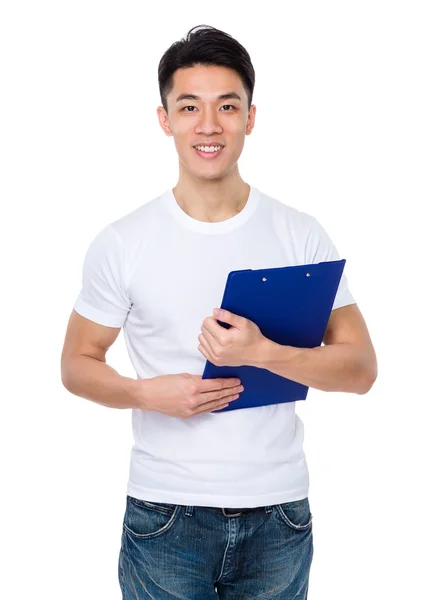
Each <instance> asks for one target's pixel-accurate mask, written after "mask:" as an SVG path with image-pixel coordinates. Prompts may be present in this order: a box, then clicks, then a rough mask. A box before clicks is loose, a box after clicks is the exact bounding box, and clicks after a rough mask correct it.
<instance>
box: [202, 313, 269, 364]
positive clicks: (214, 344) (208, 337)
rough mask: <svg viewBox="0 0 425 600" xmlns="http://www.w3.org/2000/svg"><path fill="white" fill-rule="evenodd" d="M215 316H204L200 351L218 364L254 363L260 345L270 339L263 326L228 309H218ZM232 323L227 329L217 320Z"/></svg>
mask: <svg viewBox="0 0 425 600" xmlns="http://www.w3.org/2000/svg"><path fill="white" fill-rule="evenodd" d="M213 312H214V316H213V317H207V318H206V319H204V321H203V323H202V325H201V331H202V333H201V334H200V335H199V336H198V340H199V341H200V344H199V346H198V350H199V351H200V353H201V354H203V356H205V358H206V359H207V360H209V361H210V362H211V363H213V364H214V365H216V366H220V367H223V366H228V367H239V366H241V365H251V366H254V365H255V363H256V361H257V356H258V352H259V347H260V345H261V343H262V342H263V341H264V340H265V339H266V338H265V337H264V336H263V334H262V333H261V331H260V328H259V327H258V326H257V325H256V324H255V323H254V322H253V321H250V320H249V319H246V318H245V317H241V316H240V315H235V314H234V313H231V312H230V311H228V310H223V309H214V311H213ZM217 319H218V320H220V321H222V322H223V323H229V325H231V327H230V329H226V328H225V327H222V326H221V325H219V324H218V323H217Z"/></svg>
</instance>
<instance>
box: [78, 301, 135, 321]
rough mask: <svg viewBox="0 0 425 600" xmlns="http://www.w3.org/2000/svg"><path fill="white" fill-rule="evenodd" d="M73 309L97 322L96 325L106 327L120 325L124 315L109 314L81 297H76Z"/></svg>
mask: <svg viewBox="0 0 425 600" xmlns="http://www.w3.org/2000/svg"><path fill="white" fill-rule="evenodd" d="M73 308H74V310H75V312H77V313H78V314H79V315H81V316H82V317H85V318H86V319H89V320H90V321H94V322H95V323H98V325H105V326H106V327H122V325H123V323H124V321H125V317H124V318H123V317H118V316H113V315H109V314H107V313H105V312H103V311H101V310H99V309H98V308H94V307H93V306H90V305H89V304H87V302H84V300H82V298H81V297H78V298H77V300H76V302H75V304H74V307H73Z"/></svg>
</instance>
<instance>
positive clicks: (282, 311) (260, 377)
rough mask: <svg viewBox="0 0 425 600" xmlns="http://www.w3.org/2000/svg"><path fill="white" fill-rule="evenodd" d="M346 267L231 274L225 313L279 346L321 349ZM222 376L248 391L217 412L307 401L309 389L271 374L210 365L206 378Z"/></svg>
mask: <svg viewBox="0 0 425 600" xmlns="http://www.w3.org/2000/svg"><path fill="white" fill-rule="evenodd" d="M345 262H346V261H345V259H341V260H334V261H327V262H320V263H315V264H308V265H296V266H290V267H278V268H271V269H244V270H239V271H231V272H230V273H229V274H228V276H227V282H226V286H225V290H224V294H223V301H222V303H221V308H224V309H226V310H229V311H230V312H232V313H234V314H236V315H240V316H242V317H245V318H247V319H250V320H251V321H253V322H254V323H256V325H257V326H258V327H259V328H260V330H261V332H262V334H263V335H264V336H265V337H267V338H269V339H271V340H273V341H274V342H277V343H278V344H282V345H285V346H294V347H297V348H315V347H316V346H320V345H321V344H322V341H323V336H324V335H325V331H326V327H327V324H328V321H329V317H330V314H331V311H332V306H333V303H334V300H335V296H336V293H337V291H338V286H339V283H340V280H341V277H342V272H343V270H344V266H345ZM218 323H219V324H220V325H221V326H223V327H225V328H226V329H228V328H229V327H230V325H229V324H228V323H223V322H222V321H218ZM217 377H238V378H239V379H240V380H241V383H242V385H243V386H244V390H243V392H241V393H240V396H239V398H237V399H236V400H232V401H231V402H230V404H229V406H227V407H226V408H222V409H220V410H215V411H212V412H215V413H219V412H226V411H229V410H237V409H241V408H252V407H255V406H266V405H269V404H280V403H282V402H295V401H298V400H305V399H306V397H307V392H308V390H309V388H308V386H306V385H303V384H301V383H299V382H296V381H292V380H291V379H287V378H286V377H281V376H280V375H277V374H276V373H272V372H271V371H268V370H267V369H262V368H259V367H252V366H245V365H243V366H238V367H228V366H220V367H218V366H216V365H214V364H212V363H211V362H210V361H209V360H207V361H206V364H205V368H204V372H203V375H202V379H215V378H217Z"/></svg>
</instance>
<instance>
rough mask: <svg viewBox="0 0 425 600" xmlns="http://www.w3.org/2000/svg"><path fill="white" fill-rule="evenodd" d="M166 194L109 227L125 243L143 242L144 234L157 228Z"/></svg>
mask: <svg viewBox="0 0 425 600" xmlns="http://www.w3.org/2000/svg"><path fill="white" fill-rule="evenodd" d="M163 197H164V194H160V195H159V196H155V198H152V199H151V200H148V201H147V202H145V203H144V204H141V205H139V206H137V207H136V208H134V209H133V210H131V211H130V212H128V213H126V214H125V215H123V216H122V217H119V218H118V219H116V220H115V221H112V222H111V223H110V224H109V225H110V226H111V227H112V228H113V229H114V230H115V232H116V233H117V234H118V236H119V237H120V238H121V240H122V241H123V242H127V243H128V242H130V243H131V241H133V240H142V239H143V237H144V234H145V233H147V232H152V230H153V229H154V228H155V226H156V223H157V222H158V219H159V218H160V211H161V207H162V201H163Z"/></svg>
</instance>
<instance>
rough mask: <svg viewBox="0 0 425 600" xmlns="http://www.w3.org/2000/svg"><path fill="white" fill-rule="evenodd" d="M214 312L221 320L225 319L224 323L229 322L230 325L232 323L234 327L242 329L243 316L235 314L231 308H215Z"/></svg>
mask: <svg viewBox="0 0 425 600" xmlns="http://www.w3.org/2000/svg"><path fill="white" fill-rule="evenodd" d="M213 313H214V316H215V317H216V318H217V319H218V320H219V321H223V323H229V325H232V327H236V329H240V328H241V326H242V320H243V317H240V316H239V315H235V314H234V313H232V312H230V311H229V310H225V309H223V308H215V309H214V311H213Z"/></svg>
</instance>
